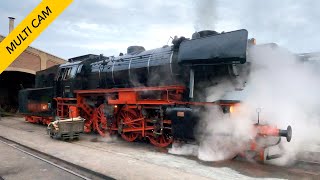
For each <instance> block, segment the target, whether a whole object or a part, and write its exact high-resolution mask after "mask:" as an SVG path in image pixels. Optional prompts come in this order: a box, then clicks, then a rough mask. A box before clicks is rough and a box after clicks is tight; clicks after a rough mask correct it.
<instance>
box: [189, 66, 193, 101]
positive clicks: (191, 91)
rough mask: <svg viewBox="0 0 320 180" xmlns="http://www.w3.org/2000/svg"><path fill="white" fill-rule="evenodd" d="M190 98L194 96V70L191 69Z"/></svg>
mask: <svg viewBox="0 0 320 180" xmlns="http://www.w3.org/2000/svg"><path fill="white" fill-rule="evenodd" d="M189 90H190V91H189V98H190V99H192V98H193V91H194V70H193V69H192V68H191V69H190V82H189Z"/></svg>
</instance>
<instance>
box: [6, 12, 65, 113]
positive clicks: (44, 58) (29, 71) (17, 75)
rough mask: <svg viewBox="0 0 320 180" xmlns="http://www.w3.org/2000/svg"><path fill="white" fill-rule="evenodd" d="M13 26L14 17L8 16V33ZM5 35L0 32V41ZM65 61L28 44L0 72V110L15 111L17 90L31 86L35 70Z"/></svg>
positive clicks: (33, 81)
mask: <svg viewBox="0 0 320 180" xmlns="http://www.w3.org/2000/svg"><path fill="white" fill-rule="evenodd" d="M13 28H14V18H12V17H9V33H10V32H11V31H12V30H13ZM4 38H5V36H3V35H1V34H0V42H1V41H3V40H4ZM66 62H67V61H66V60H64V59H62V58H59V57H57V56H55V55H52V54H49V53H47V52H44V51H42V50H39V49H36V48H33V47H31V46H29V47H28V48H27V49H26V50H25V51H24V52H23V53H22V54H21V55H20V56H19V57H18V58H17V59H16V60H15V61H14V62H13V63H12V64H11V65H10V66H9V67H8V68H7V69H6V70H5V71H4V72H2V73H1V74H0V111H7V112H16V111H17V106H18V91H19V90H20V89H22V88H31V87H33V86H34V83H35V74H36V72H37V71H40V70H44V69H47V68H49V67H52V66H54V65H57V64H63V63H66Z"/></svg>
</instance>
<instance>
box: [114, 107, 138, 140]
mask: <svg viewBox="0 0 320 180" xmlns="http://www.w3.org/2000/svg"><path fill="white" fill-rule="evenodd" d="M142 117H143V116H142V114H141V113H140V112H139V110H137V109H130V108H128V107H127V106H124V107H122V108H121V110H120V111H119V113H118V116H117V123H118V129H119V132H120V133H121V137H122V138H123V139H124V140H126V141H129V142H132V141H135V140H136V139H137V138H138V137H139V135H140V132H134V131H131V132H123V130H126V129H127V130H128V129H131V130H132V129H135V128H141V127H142V121H143V119H141V118H142ZM138 119H141V120H138Z"/></svg>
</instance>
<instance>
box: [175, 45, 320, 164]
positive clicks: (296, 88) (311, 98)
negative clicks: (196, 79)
mask: <svg viewBox="0 0 320 180" xmlns="http://www.w3.org/2000/svg"><path fill="white" fill-rule="evenodd" d="M249 54H250V56H249V60H250V61H251V68H250V69H251V70H250V75H249V79H248V81H247V86H246V87H245V90H244V91H243V92H242V93H245V96H242V98H241V99H239V97H240V96H235V98H234V99H235V100H237V99H238V100H241V102H242V103H241V106H240V107H238V112H237V113H235V114H233V115H232V116H230V115H226V114H223V113H222V112H221V110H220V109H219V108H217V107H214V108H211V109H208V111H207V112H205V113H203V116H202V119H201V122H202V123H201V124H200V127H199V130H200V131H202V133H199V132H200V131H199V132H198V137H197V138H198V139H197V140H198V141H199V142H200V146H199V147H198V149H197V152H194V151H195V150H194V148H193V150H192V152H193V154H194V155H197V156H198V157H199V158H200V159H202V160H205V161H216V160H223V159H230V158H232V157H234V156H235V154H237V153H238V152H241V151H242V150H244V149H246V148H248V145H249V141H250V139H252V138H254V136H255V134H254V132H253V131H252V125H253V124H254V123H256V122H257V113H256V109H257V108H262V111H261V113H260V115H261V116H260V123H261V124H270V125H276V126H277V127H278V128H280V129H286V127H287V126H288V125H291V126H292V128H293V136H292V141H291V142H286V140H285V138H282V144H281V145H282V146H283V147H284V149H283V151H284V153H285V154H284V156H283V157H282V158H279V159H277V160H273V161H271V162H275V163H277V164H288V163H290V161H291V160H295V159H297V158H299V157H297V154H299V153H300V152H302V151H305V150H306V147H307V145H308V144H316V143H320V111H319V110H318V109H319V107H320V94H319V93H320V76H319V75H320V72H319V70H318V69H319V67H320V62H319V65H318V64H317V63H311V62H302V61H300V60H298V59H297V57H296V56H295V55H293V54H292V53H290V52H288V51H287V50H286V49H283V48H279V47H277V46H256V47H253V48H251V49H250V53H249ZM226 86H229V85H228V84H227V85H226ZM226 86H224V85H221V86H220V87H222V88H224V87H226ZM213 89H214V90H213V91H209V92H210V93H209V94H207V96H208V97H215V98H216V95H215V93H214V92H215V91H216V92H218V94H221V91H222V90H223V89H218V90H217V88H216V87H214V88H213ZM215 98H214V99H215ZM220 98H221V97H220ZM180 150H181V149H179V148H176V147H174V148H173V149H171V150H170V152H172V153H175V154H179V153H181V152H179V151H180ZM183 151H185V152H186V151H187V150H186V149H185V148H184V149H183Z"/></svg>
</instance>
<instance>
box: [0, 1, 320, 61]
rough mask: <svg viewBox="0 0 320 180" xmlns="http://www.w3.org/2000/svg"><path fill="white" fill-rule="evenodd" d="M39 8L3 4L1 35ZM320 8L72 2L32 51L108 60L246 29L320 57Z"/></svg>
mask: <svg viewBox="0 0 320 180" xmlns="http://www.w3.org/2000/svg"><path fill="white" fill-rule="evenodd" d="M40 2H41V1H40V0H24V1H22V0H1V2H0V34H2V35H7V34H8V18H7V17H8V16H13V17H15V18H16V22H15V23H16V25H17V24H18V23H20V22H21V21H22V20H23V18H24V17H25V16H27V15H28V14H29V13H30V12H31V11H32V9H33V8H35V7H36V6H37V4H39V3H40ZM319 7H320V1H315V0H264V1H263V0H176V1H174V0H113V1H111V0H74V2H73V4H71V5H70V6H69V7H68V8H67V9H66V10H65V12H63V14H62V15H61V16H59V17H58V18H57V20H56V21H54V22H53V23H52V24H51V25H50V26H49V27H48V28H47V29H46V30H45V31H44V32H43V33H42V34H41V35H40V36H39V37H38V38H37V39H36V40H35V41H34V43H33V44H32V46H33V47H36V48H39V49H41V50H44V51H46V52H49V53H52V54H54V55H56V56H59V57H62V58H65V59H68V58H71V57H74V56H79V55H83V54H88V53H92V54H104V55H108V56H109V55H118V54H119V52H126V48H127V46H130V45H142V46H144V47H145V48H146V49H152V48H157V47H161V46H163V45H165V44H167V42H168V40H169V38H170V36H172V37H173V36H174V35H178V36H185V37H191V34H192V33H193V32H194V31H195V30H200V29H215V30H216V31H218V32H221V31H226V32H227V31H233V30H237V29H247V30H248V31H249V37H250V38H251V37H254V38H256V39H257V42H258V44H259V43H268V42H275V43H278V44H279V45H281V46H284V47H286V48H288V49H289V50H291V51H292V52H297V53H300V52H314V51H320V45H319V43H320V33H319V29H320V28H319V27H320V11H319ZM170 43H171V41H170V42H169V44H170Z"/></svg>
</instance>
